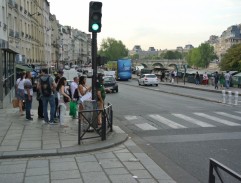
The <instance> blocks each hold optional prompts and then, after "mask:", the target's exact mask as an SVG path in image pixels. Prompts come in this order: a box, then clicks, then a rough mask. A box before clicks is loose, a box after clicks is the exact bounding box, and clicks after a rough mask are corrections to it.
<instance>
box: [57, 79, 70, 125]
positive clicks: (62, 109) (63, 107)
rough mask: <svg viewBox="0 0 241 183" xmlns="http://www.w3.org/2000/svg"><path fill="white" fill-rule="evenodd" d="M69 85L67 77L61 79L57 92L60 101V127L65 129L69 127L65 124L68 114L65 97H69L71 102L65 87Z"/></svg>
mask: <svg viewBox="0 0 241 183" xmlns="http://www.w3.org/2000/svg"><path fill="white" fill-rule="evenodd" d="M66 83H67V80H66V78H65V77H62V78H60V80H59V82H58V85H57V87H56V91H57V94H58V100H59V106H58V107H59V124H60V127H63V128H66V127H68V126H66V125H65V124H64V115H65V113H66V108H67V107H66V105H65V102H64V97H67V98H68V99H69V101H70V100H71V99H70V97H69V95H67V94H66V93H65V85H66Z"/></svg>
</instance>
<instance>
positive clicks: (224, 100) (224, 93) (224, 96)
mask: <svg viewBox="0 0 241 183" xmlns="http://www.w3.org/2000/svg"><path fill="white" fill-rule="evenodd" d="M222 94H223V103H224V104H225V103H226V91H225V90H222Z"/></svg>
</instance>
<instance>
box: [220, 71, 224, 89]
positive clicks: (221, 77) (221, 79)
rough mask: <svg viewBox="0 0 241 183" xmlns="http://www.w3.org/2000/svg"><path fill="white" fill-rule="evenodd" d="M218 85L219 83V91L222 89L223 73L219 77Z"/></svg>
mask: <svg viewBox="0 0 241 183" xmlns="http://www.w3.org/2000/svg"><path fill="white" fill-rule="evenodd" d="M219 83H220V89H223V87H224V83H225V78H224V74H223V72H222V73H221V75H220V77H219Z"/></svg>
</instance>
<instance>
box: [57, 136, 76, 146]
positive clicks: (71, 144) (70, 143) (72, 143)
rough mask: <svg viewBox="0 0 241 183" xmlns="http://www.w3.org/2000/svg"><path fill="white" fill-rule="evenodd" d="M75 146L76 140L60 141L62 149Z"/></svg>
mask: <svg viewBox="0 0 241 183" xmlns="http://www.w3.org/2000/svg"><path fill="white" fill-rule="evenodd" d="M76 145H78V142H77V138H76V139H75V140H74V141H73V140H70V141H64V140H61V146H62V147H70V146H76Z"/></svg>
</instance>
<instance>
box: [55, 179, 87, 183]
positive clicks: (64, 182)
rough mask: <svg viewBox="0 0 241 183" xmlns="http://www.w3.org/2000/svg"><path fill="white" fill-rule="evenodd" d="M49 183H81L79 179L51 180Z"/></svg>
mask: <svg viewBox="0 0 241 183" xmlns="http://www.w3.org/2000/svg"><path fill="white" fill-rule="evenodd" d="M51 183H83V181H82V180H81V179H65V180H52V181H51Z"/></svg>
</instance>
